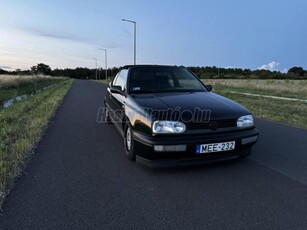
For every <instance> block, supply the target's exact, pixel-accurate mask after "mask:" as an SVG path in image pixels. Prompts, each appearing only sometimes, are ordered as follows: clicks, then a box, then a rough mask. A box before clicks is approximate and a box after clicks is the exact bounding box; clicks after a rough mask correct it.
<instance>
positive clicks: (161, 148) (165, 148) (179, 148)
mask: <svg viewBox="0 0 307 230" xmlns="http://www.w3.org/2000/svg"><path fill="white" fill-rule="evenodd" d="M154 150H155V151H156V152H184V151H186V150H187V146H186V145H155V146H154Z"/></svg>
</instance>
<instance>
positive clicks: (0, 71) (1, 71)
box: [0, 68, 8, 74]
mask: <svg viewBox="0 0 307 230" xmlns="http://www.w3.org/2000/svg"><path fill="white" fill-rule="evenodd" d="M7 73H8V71H6V70H4V69H1V68H0V74H7Z"/></svg>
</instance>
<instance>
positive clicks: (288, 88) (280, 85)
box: [202, 79, 307, 99]
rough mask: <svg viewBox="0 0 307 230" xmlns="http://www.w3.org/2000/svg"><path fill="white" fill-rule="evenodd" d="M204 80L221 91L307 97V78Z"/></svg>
mask: <svg viewBox="0 0 307 230" xmlns="http://www.w3.org/2000/svg"><path fill="white" fill-rule="evenodd" d="M202 81H203V82H204V83H205V84H211V85H213V86H214V89H215V88H216V89H217V90H219V91H221V90H225V91H228V92H229V91H236V92H243V93H256V94H263V95H271V96H278V97H290V98H299V99H307V80H272V79H268V80H255V79H242V80H239V79H233V80H228V79H227V80H224V79H206V80H204V79H203V80H202Z"/></svg>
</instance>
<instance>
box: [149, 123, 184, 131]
mask: <svg viewBox="0 0 307 230" xmlns="http://www.w3.org/2000/svg"><path fill="white" fill-rule="evenodd" d="M184 131H185V124H183V123H182V122H179V121H154V122H153V124H152V132H153V133H183V132H184Z"/></svg>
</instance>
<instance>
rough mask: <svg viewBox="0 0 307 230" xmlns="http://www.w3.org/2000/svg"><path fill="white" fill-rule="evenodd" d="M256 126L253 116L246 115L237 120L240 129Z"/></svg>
mask: <svg viewBox="0 0 307 230" xmlns="http://www.w3.org/2000/svg"><path fill="white" fill-rule="evenodd" d="M253 126H254V117H253V115H246V116H242V117H239V118H238V120H237V127H238V128H249V127H253Z"/></svg>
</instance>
